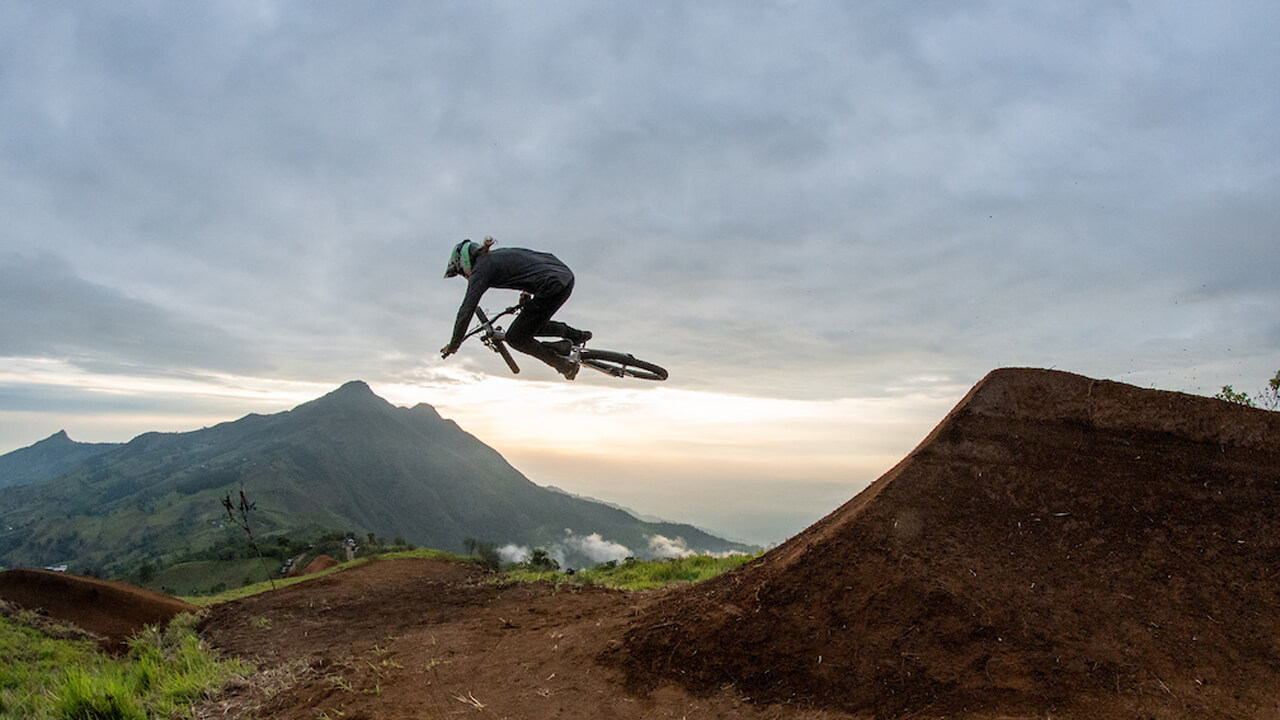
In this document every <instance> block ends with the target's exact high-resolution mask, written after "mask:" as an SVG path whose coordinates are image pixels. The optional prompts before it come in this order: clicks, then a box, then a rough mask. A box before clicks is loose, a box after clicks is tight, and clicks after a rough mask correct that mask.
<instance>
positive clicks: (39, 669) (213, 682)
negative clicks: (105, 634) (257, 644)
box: [0, 614, 252, 720]
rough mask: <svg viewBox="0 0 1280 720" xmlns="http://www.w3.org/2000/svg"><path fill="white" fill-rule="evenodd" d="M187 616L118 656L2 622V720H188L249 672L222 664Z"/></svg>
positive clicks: (147, 633)
mask: <svg viewBox="0 0 1280 720" xmlns="http://www.w3.org/2000/svg"><path fill="white" fill-rule="evenodd" d="M197 621H198V619H197V618H196V616H194V615H190V614H185V615H179V616H178V617H176V618H174V620H173V622H171V623H170V624H169V627H168V629H167V630H164V631H161V630H159V629H158V628H155V627H152V628H147V629H146V630H144V631H143V632H142V633H139V634H138V635H137V636H136V637H134V638H133V639H132V640H131V641H130V643H129V651H128V653H127V654H125V655H124V656H123V657H119V658H115V657H111V656H108V655H106V654H104V653H102V652H100V651H99V650H98V647H97V645H96V644H95V643H93V642H91V641H89V640H81V639H58V638H54V637H51V636H49V635H47V634H46V633H44V632H42V631H40V630H38V629H36V628H35V627H32V626H31V625H29V624H28V623H26V622H25V621H24V620H23V618H22V617H21V616H17V617H5V616H0V658H3V660H4V662H3V663H0V720H81V719H83V720H147V719H148V718H155V717H163V718H169V717H191V716H192V706H193V705H194V704H195V703H197V702H199V701H202V700H204V699H205V698H207V697H210V696H211V695H212V694H214V693H216V692H217V691H218V690H220V689H221V688H222V687H223V686H224V685H225V684H226V683H227V682H228V681H229V680H230V679H232V678H233V677H242V676H245V675H247V674H248V673H250V672H251V671H252V669H251V668H249V667H248V666H246V665H244V664H243V663H241V662H240V661H238V660H221V659H219V658H217V657H216V656H214V655H213V654H212V653H211V652H210V651H209V650H208V649H207V648H205V646H204V645H203V644H202V643H201V642H200V638H199V636H198V635H197V634H196V632H195V626H196V622H197Z"/></svg>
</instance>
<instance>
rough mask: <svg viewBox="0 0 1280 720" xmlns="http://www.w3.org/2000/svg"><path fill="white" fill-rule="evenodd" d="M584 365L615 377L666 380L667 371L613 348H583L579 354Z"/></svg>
mask: <svg viewBox="0 0 1280 720" xmlns="http://www.w3.org/2000/svg"><path fill="white" fill-rule="evenodd" d="M579 359H580V360H581V361H582V364H583V365H586V366H587V367H589V368H591V369H592V370H599V371H600V372H602V373H604V374H606V375H612V376H614V377H633V378H637V379H639V380H666V379H667V371H666V369H665V368H661V367H659V366H657V365H654V364H653V363H651V362H645V361H644V360H639V359H637V358H636V357H635V356H634V355H630V354H627V353H620V352H613V351H611V350H587V349H583V350H582V354H581V355H580V356H579Z"/></svg>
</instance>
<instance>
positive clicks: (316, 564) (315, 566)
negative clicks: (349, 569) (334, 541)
mask: <svg viewBox="0 0 1280 720" xmlns="http://www.w3.org/2000/svg"><path fill="white" fill-rule="evenodd" d="M340 564H341V563H339V562H338V561H337V560H334V559H333V558H331V557H329V556H328V555H319V556H317V557H316V559H315V560H312V561H311V562H309V563H307V566H306V567H305V568H303V569H302V572H300V573H298V575H315V574H316V573H318V572H324V571H325V570H328V569H329V568H332V567H337V566H338V565H340Z"/></svg>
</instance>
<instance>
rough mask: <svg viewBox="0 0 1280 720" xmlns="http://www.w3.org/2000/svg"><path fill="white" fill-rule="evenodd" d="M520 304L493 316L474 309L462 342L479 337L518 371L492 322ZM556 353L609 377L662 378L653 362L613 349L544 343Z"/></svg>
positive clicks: (564, 342)
mask: <svg viewBox="0 0 1280 720" xmlns="http://www.w3.org/2000/svg"><path fill="white" fill-rule="evenodd" d="M520 309H521V305H520V304H516V305H512V306H511V307H509V308H507V309H506V310H503V311H502V312H500V313H498V314H497V315H494V316H493V317H492V318H490V317H488V316H487V315H486V314H485V312H484V310H481V309H480V308H476V319H477V320H479V324H478V325H476V327H474V328H472V329H471V331H470V332H468V333H467V334H466V335H464V336H463V338H462V340H463V342H466V340H467V338H470V337H472V336H474V335H479V336H480V341H481V342H483V343H484V344H485V346H486V347H488V348H489V349H490V350H493V351H494V352H496V353H498V354H499V355H501V356H502V359H503V360H504V361H506V363H507V367H509V368H511V372H513V373H519V372H520V366H519V365H516V361H515V358H513V357H511V351H510V350H508V349H507V345H506V343H505V342H504V340H505V339H506V333H505V332H504V331H503V330H502V328H501V327H499V326H498V325H495V324H494V323H496V322H497V321H498V320H499V319H500V318H503V317H505V316H507V315H512V316H514V315H516V314H517V313H519V312H520ZM544 344H545V345H547V346H548V347H550V348H551V349H552V350H553V351H555V352H556V353H557V354H560V355H563V356H564V357H567V358H569V361H570V362H573V363H575V364H577V365H579V366H582V367H589V368H591V369H592V370H596V371H599V372H602V373H604V374H605V375H611V376H613V377H619V378H620V377H632V378H636V379H638V380H657V381H661V380H666V379H667V371H666V369H664V368H662V367H659V366H658V365H654V364H653V363H651V362H645V361H644V360H640V359H638V358H636V356H634V355H631V354H630V353H622V352H614V351H613V350H596V349H595V348H588V347H584V346H583V345H579V344H576V343H573V342H570V341H569V340H558V341H556V342H549V343H544Z"/></svg>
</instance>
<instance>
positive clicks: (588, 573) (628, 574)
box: [504, 553, 762, 590]
mask: <svg viewBox="0 0 1280 720" xmlns="http://www.w3.org/2000/svg"><path fill="white" fill-rule="evenodd" d="M761 554H762V553H761ZM758 557H760V554H756V555H730V556H728V557H712V556H710V555H690V556H688V557H682V558H671V559H667V560H636V559H634V558H628V559H627V560H625V561H624V562H621V563H616V562H607V563H604V564H602V565H597V566H595V567H593V568H588V569H585V570H579V571H577V572H575V573H574V574H572V575H568V574H565V573H562V572H559V571H547V570H538V569H536V568H530V567H528V566H524V565H518V566H515V567H513V568H510V569H508V570H507V571H506V572H505V573H504V575H505V576H506V578H507V579H509V580H514V581H517V582H529V581H536V580H547V581H550V582H553V583H556V584H562V583H568V584H572V585H584V586H586V585H602V586H604V587H611V588H619V589H624V590H651V589H654V588H660V587H665V586H667V585H672V584H675V583H695V582H700V581H702V580H708V579H710V578H713V577H715V576H717V575H720V574H722V573H726V572H728V571H730V570H733V569H734V568H736V567H739V566H741V565H745V564H746V563H749V562H751V561H753V560H755V559H756V558H758Z"/></svg>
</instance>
